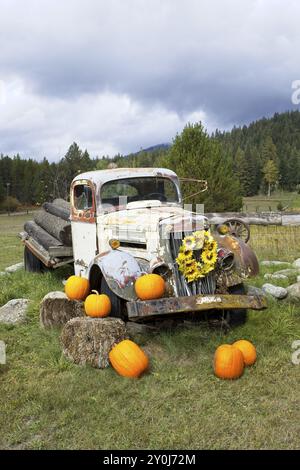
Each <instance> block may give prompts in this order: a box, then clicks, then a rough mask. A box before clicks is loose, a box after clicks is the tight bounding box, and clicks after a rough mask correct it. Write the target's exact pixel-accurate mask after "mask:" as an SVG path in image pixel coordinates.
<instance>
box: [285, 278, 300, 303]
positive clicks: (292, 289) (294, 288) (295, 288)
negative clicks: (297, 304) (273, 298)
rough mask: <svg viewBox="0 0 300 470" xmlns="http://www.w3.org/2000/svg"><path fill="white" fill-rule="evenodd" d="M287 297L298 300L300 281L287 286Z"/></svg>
mask: <svg viewBox="0 0 300 470" xmlns="http://www.w3.org/2000/svg"><path fill="white" fill-rule="evenodd" d="M287 291H288V295H289V298H291V299H295V300H300V282H296V284H292V285H291V286H289V287H287Z"/></svg>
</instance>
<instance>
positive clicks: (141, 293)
mask: <svg viewBox="0 0 300 470" xmlns="http://www.w3.org/2000/svg"><path fill="white" fill-rule="evenodd" d="M134 288H135V292H136V295H137V296H138V298H139V299H141V300H153V299H160V298H161V297H162V296H163V295H164V293H165V290H166V283H165V281H164V279H163V278H162V277H161V276H159V275H158V274H144V275H143V276H141V277H139V278H138V279H137V280H136V281H135V285H134Z"/></svg>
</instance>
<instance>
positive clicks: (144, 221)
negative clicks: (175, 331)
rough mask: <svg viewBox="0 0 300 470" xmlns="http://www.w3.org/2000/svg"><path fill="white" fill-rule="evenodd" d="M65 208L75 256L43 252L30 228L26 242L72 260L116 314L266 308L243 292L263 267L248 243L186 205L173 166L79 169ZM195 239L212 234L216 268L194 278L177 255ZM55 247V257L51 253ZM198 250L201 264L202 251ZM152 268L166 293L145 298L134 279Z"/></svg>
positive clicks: (43, 256) (56, 261)
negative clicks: (30, 234)
mask: <svg viewBox="0 0 300 470" xmlns="http://www.w3.org/2000/svg"><path fill="white" fill-rule="evenodd" d="M62 202H63V205H64V204H66V203H65V201H62ZM48 206H49V204H48ZM48 206H47V207H48ZM68 208H69V209H68V210H69V212H68V215H67V219H68V220H69V221H68V222H67V223H68V224H70V227H71V237H72V247H71V250H72V258H70V257H67V258H64V259H62V257H59V252H60V250H61V256H63V253H65V254H66V253H67V252H68V251H67V250H68V249H69V250H70V247H64V246H56V247H52V246H50V247H48V249H47V250H45V247H41V246H40V245H39V243H38V241H37V240H34V239H33V238H34V237H32V236H29V235H28V233H26V232H25V235H24V234H23V241H24V244H25V247H26V248H27V250H30V251H31V254H33V255H34V256H36V257H37V258H38V259H39V261H40V262H42V263H44V264H45V260H46V261H47V263H48V266H52V267H55V266H57V265H61V264H63V262H71V261H72V262H74V271H75V274H76V275H78V276H82V277H85V278H87V279H89V282H90V287H91V289H96V290H98V291H101V292H102V293H106V294H107V295H109V297H110V299H111V302H112V315H114V316H118V317H121V318H124V319H129V320H135V321H144V320H147V319H153V318H156V317H157V316H162V317H164V316H165V315H169V314H182V313H195V312H201V311H213V312H216V311H217V313H218V315H224V312H226V315H227V317H228V315H229V313H230V316H231V317H232V318H236V319H238V318H239V319H240V320H242V321H244V320H245V318H246V309H247V308H252V309H257V310H261V309H263V308H265V307H266V304H265V300H264V299H263V298H260V297H258V296H249V295H246V292H245V289H244V286H243V280H244V279H245V278H247V277H250V276H254V275H256V274H257V272H258V262H257V259H256V256H255V254H254V253H253V251H252V250H251V248H250V247H249V246H248V245H247V243H245V242H244V241H243V240H242V239H241V238H239V236H238V235H237V233H235V232H230V230H229V229H228V227H229V226H230V225H227V226H226V223H225V224H222V225H221V226H217V227H210V224H209V221H208V219H207V218H206V217H205V216H204V215H203V214H199V213H196V212H193V211H192V210H191V207H190V206H189V205H188V206H184V205H183V199H182V195H181V190H180V181H179V178H178V177H177V175H176V174H175V173H174V172H173V171H171V170H168V169H164V168H117V169H109V170H101V171H91V172H87V173H82V174H80V175H78V176H76V177H75V178H74V180H73V181H72V184H71V188H70V206H68ZM56 210H57V209H56ZM55 233H56V232H55ZM46 235H47V234H46ZM194 236H198V237H200V238H201V237H202V238H203V237H204V236H205V237H209V239H210V240H211V241H212V242H213V246H215V247H216V253H215V259H214V266H213V268H210V269H209V270H208V271H207V272H205V274H203V275H201V276H200V277H199V276H196V277H195V278H194V279H191V278H190V277H189V276H187V275H186V273H184V272H183V271H182V269H181V268H180V264H179V263H178V257H179V254H180V253H182V250H183V247H184V246H185V243H186V241H187V240H188V239H193V238H194ZM46 238H47V237H46ZM49 243H50V245H51V239H50V242H49ZM49 243H48V245H49ZM51 250H52V251H53V253H56V258H53V257H51ZM197 250H198V251H197ZM197 250H195V253H196V255H195V256H198V261H197V263H198V265H197V266H199V265H200V264H201V258H200V257H199V256H201V250H200V251H199V249H197ZM45 252H46V253H45ZM68 253H69V252H68ZM189 253H190V256H191V259H192V255H191V252H190V251H189ZM69 254H70V253H69ZM47 256H48V257H47ZM194 261H195V259H194ZM194 261H193V262H194ZM194 264H195V263H194ZM149 273H155V274H159V275H160V276H162V277H163V279H164V281H165V285H166V292H165V295H164V297H163V298H162V299H156V300H149V301H140V300H139V299H138V298H137V295H136V292H135V287H134V285H135V281H136V280H137V278H139V277H140V276H142V275H144V274H149ZM233 312H234V317H233V316H232V313H233Z"/></svg>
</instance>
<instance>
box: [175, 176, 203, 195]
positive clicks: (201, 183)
mask: <svg viewBox="0 0 300 470" xmlns="http://www.w3.org/2000/svg"><path fill="white" fill-rule="evenodd" d="M179 181H180V182H182V183H199V190H198V191H197V192H195V193H193V194H189V195H188V196H186V197H185V198H183V200H185V199H189V198H190V197H194V196H197V194H200V193H204V192H205V191H207V190H208V183H207V180H198V179H195V178H179Z"/></svg>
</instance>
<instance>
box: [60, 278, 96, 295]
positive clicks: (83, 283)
mask: <svg viewBox="0 0 300 470" xmlns="http://www.w3.org/2000/svg"><path fill="white" fill-rule="evenodd" d="M89 290H90V284H89V281H88V280H87V279H85V278H84V277H80V276H70V277H69V279H68V280H67V282H66V284H65V293H66V295H67V297H68V298H69V299H71V300H84V299H85V298H86V296H87V295H88V293H89Z"/></svg>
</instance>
